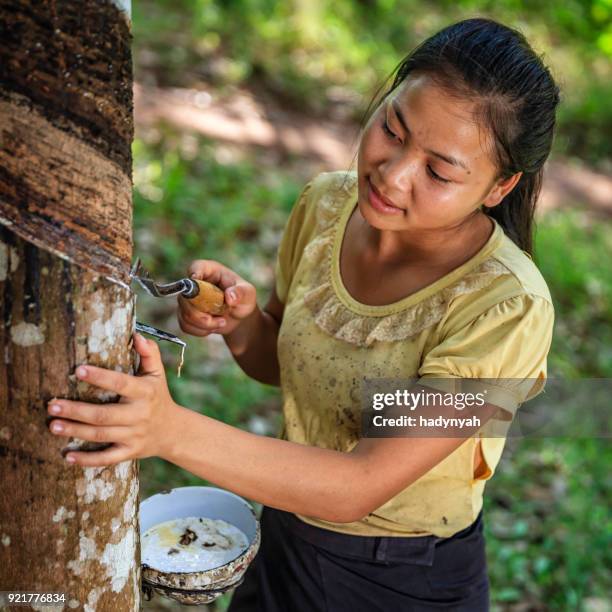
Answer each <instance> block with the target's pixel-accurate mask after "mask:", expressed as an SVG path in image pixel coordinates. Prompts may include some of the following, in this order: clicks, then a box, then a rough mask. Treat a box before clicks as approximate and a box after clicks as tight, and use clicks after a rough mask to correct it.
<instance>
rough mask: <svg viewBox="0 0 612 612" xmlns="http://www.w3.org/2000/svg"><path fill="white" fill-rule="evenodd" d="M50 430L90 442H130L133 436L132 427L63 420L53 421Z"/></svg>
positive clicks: (60, 434) (58, 434)
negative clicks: (101, 425) (86, 423)
mask: <svg viewBox="0 0 612 612" xmlns="http://www.w3.org/2000/svg"><path fill="white" fill-rule="evenodd" d="M49 429H50V430H51V433H53V434H55V435H57V436H65V437H67V438H78V439H79V440H88V441H89V442H128V441H129V440H130V437H131V436H132V435H133V430H132V428H131V427H96V426H95V425H85V424H83V423H76V422H74V421H64V420H62V419H53V421H51V424H50V425H49Z"/></svg>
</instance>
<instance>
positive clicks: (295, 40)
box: [133, 0, 612, 612]
mask: <svg viewBox="0 0 612 612" xmlns="http://www.w3.org/2000/svg"><path fill="white" fill-rule="evenodd" d="M133 9H134V19H133V33H134V44H133V49H134V61H135V80H136V82H137V92H136V93H137V95H136V101H137V104H136V115H135V118H136V140H135V142H134V151H133V153H134V182H135V191H134V207H135V240H136V253H137V254H138V255H140V256H141V257H142V258H143V259H144V261H145V264H146V265H147V267H148V268H149V269H150V270H151V272H152V273H153V274H154V276H156V277H158V278H159V279H160V280H174V279H176V278H179V277H180V276H182V275H184V274H185V272H186V271H187V267H188V265H189V263H190V262H191V261H192V260H193V259H199V258H210V259H216V260H218V261H221V262H222V263H224V264H226V265H228V266H229V267H231V268H233V269H234V270H236V272H238V273H239V274H241V275H242V276H244V277H245V278H247V279H249V280H250V281H251V282H253V283H254V284H255V285H256V287H257V288H258V296H259V297H258V300H259V303H260V305H263V303H265V301H266V300H267V296H268V294H269V291H270V289H271V283H272V280H273V264H274V258H275V256H276V247H277V244H278V240H279V238H280V233H281V231H282V228H283V225H284V223H285V221H286V218H287V215H288V213H289V211H290V209H291V207H292V206H293V203H294V201H295V198H296V196H297V194H298V193H299V191H300V189H301V188H302V186H303V184H304V183H305V181H307V180H309V179H310V178H312V176H313V175H314V174H315V173H316V172H318V171H321V170H332V169H341V168H344V167H348V165H349V163H350V160H351V158H352V155H353V154H354V153H355V147H356V145H357V144H358V136H359V124H360V122H361V120H362V117H363V114H364V112H365V109H366V107H367V105H368V103H369V102H370V100H371V98H372V97H373V96H374V94H375V93H376V91H377V90H378V89H379V88H380V87H381V86H383V85H384V84H385V83H386V82H387V79H388V78H389V77H390V76H391V73H392V71H393V70H394V68H395V67H396V66H397V65H398V63H399V62H400V61H401V59H402V58H403V57H404V56H405V55H406V54H407V53H408V52H409V51H410V50H411V49H412V48H413V47H414V46H416V45H417V44H419V43H420V42H421V41H422V40H423V39H424V38H426V37H427V36H429V35H431V34H433V33H434V32H436V31H438V30H439V29H441V28H443V27H445V26H447V25H448V24H450V23H453V22H455V21H459V20H461V19H465V18H469V17H474V16H484V17H490V18H492V19H495V20H497V21H500V22H502V23H505V24H507V25H509V26H512V27H516V28H518V29H520V30H521V31H522V32H523V33H524V34H525V36H526V37H527V39H528V40H529V42H530V43H531V45H532V46H533V47H534V48H535V49H536V51H537V52H538V53H539V54H541V55H543V59H544V61H545V63H546V64H547V65H548V66H550V68H551V71H552V73H553V75H554V77H555V79H556V80H557V82H558V84H559V85H560V87H561V89H562V96H563V99H562V105H561V108H560V111H559V115H558V119H559V128H558V133H557V137H556V140H555V143H554V151H553V155H552V158H551V166H552V165H553V164H557V165H556V166H552V168H553V169H554V168H556V169H557V170H556V171H555V172H553V171H551V173H550V175H549V178H548V183H547V186H548V189H549V192H550V193H553V192H555V188H556V190H557V192H560V193H561V194H562V196H563V197H562V199H561V200H558V199H557V200H554V199H549V204H547V206H546V208H545V209H544V208H543V210H542V211H541V212H540V213H539V216H538V223H537V232H536V263H537V265H538V266H539V268H540V270H541V271H542V273H543V275H544V277H545V279H546V280H547V282H548V284H549V287H550V290H551V293H552V295H553V299H554V302H555V311H556V323H555V325H556V327H555V337H554V341H553V347H552V351H551V355H550V358H549V376H550V377H567V378H610V377H612V325H611V323H612V313H611V310H610V304H612V271H611V268H610V266H609V261H610V255H611V254H612V232H610V224H609V220H610V215H611V214H612V195H611V194H612V191H611V190H612V144H611V143H612V105H611V104H610V102H609V101H610V99H612V61H611V58H612V0H591V1H588V0H566V1H564V2H534V1H530V0H497V1H496V2H491V1H487V0H463V1H459V2H450V1H448V0H439V1H434V2H424V1H422V0H421V1H419V0H359V1H358V0H354V1H349V0H335V1H334V2H331V1H327V0H287V1H285V2H276V1H272V0H223V1H221V0H218V1H215V0H172V1H170V0H157V1H155V2H153V0H146V1H140V2H135V3H134V5H133ZM326 139H328V140H326ZM343 150H346V153H347V157H346V158H345V157H343V156H342V154H341V153H342V151H343ZM344 159H346V160H347V161H346V163H345V162H344ZM569 176H575V177H577V178H576V179H575V181H574V183H572V187H571V188H569V187H568V183H566V182H564V180H565V179H567V177H569ZM544 200H545V198H543V204H544ZM550 202H552V204H550ZM555 202H556V203H555ZM594 202H595V203H597V202H598V203H599V204H598V205H597V206H595V205H594ZM175 306H176V305H175V302H174V301H173V300H153V299H152V298H149V297H148V296H145V295H141V296H139V302H138V313H139V315H138V318H139V320H141V321H144V322H148V323H151V324H153V325H157V326H159V327H161V328H162V329H167V330H168V331H171V332H173V333H176V334H178V335H181V336H182V337H185V338H186V339H187V341H188V344H189V346H188V349H187V353H186V366H185V369H184V375H183V376H182V378H180V379H177V378H176V374H175V370H176V368H175V366H176V364H177V362H178V353H177V351H176V350H175V347H173V346H166V345H163V346H162V349H163V352H164V359H165V362H166V364H167V365H168V376H169V382H170V385H171V389H172V392H173V395H174V398H175V399H176V401H178V402H179V403H181V404H183V405H185V406H188V407H190V408H192V409H195V410H200V411H202V412H204V413H206V414H208V415H211V416H213V417H215V418H218V419H221V420H223V421H225V422H227V423H230V424H233V425H237V426H239V427H244V428H248V429H249V430H251V431H255V432H257V433H261V434H268V435H274V434H275V432H276V428H277V426H278V423H279V408H280V391H279V390H278V389H276V388H273V387H269V386H266V385H261V384H259V383H257V382H255V381H253V380H250V379H249V378H248V377H246V376H245V375H244V373H243V372H242V371H241V370H240V369H239V368H238V366H237V365H236V364H235V363H234V362H233V360H232V359H231V356H230V355H229V353H228V351H227V350H226V348H225V344H224V342H223V340H222V339H221V338H220V337H216V336H211V337H208V338H206V339H198V338H194V337H187V336H185V335H184V334H182V333H181V331H180V329H179V327H178V324H177V322H176V315H175ZM596 434H597V432H594V435H593V438H591V439H573V440H572V439H569V438H568V439H540V440H520V441H518V440H509V441H508V444H507V447H506V451H505V453H504V457H503V458H502V461H501V463H500V465H499V466H498V469H497V472H496V474H495V476H494V478H493V479H492V480H491V481H490V482H489V483H488V484H487V494H486V496H485V512H486V514H485V529H486V531H487V536H488V557H489V567H490V575H491V583H492V599H493V602H494V609H495V610H515V611H519V610H521V611H523V610H586V611H592V612H595V611H600V610H610V609H611V608H610V607H609V604H608V594H609V593H610V592H612V584H611V582H612V581H611V579H610V578H611V577H610V567H611V566H612V558H611V557H612V555H611V554H610V550H611V545H612V524H611V521H610V513H609V506H610V497H609V491H610V469H609V466H610V459H611V453H610V445H609V443H608V442H607V440H605V439H601V438H597V437H596ZM202 452H205V444H204V443H203V449H202ZM187 484H202V481H200V480H199V479H197V478H196V477H194V476H192V475H191V474H189V473H187V472H184V471H183V470H180V469H178V468H176V467H175V466H172V465H170V464H167V463H165V462H163V461H161V460H159V459H148V460H146V461H143V462H142V489H143V493H144V496H148V495H150V494H152V493H154V492H157V491H159V490H160V489H162V488H167V487H171V486H182V485H187ZM228 599H229V598H228V597H227V596H226V597H224V598H222V599H221V600H220V601H219V602H217V604H216V609H217V610H223V609H225V606H226V604H227V601H228ZM160 609H161V608H160Z"/></svg>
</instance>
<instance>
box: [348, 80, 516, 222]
mask: <svg viewBox="0 0 612 612" xmlns="http://www.w3.org/2000/svg"><path fill="white" fill-rule="evenodd" d="M485 138H486V137H485V135H484V134H483V133H481V130H479V128H478V126H477V125H476V124H475V123H474V122H473V120H472V119H471V118H470V104H469V103H467V102H465V103H464V102H458V101H457V100H454V99H451V98H449V97H448V96H447V95H445V94H444V92H443V91H442V90H441V89H439V88H438V87H436V86H435V85H434V84H433V83H432V82H431V80H430V79H429V78H428V77H427V76H426V75H424V76H412V77H408V78H407V79H405V80H404V82H403V83H402V84H401V85H400V86H398V87H397V88H396V89H395V90H394V91H393V92H392V93H391V94H390V95H389V96H388V97H387V98H386V99H385V100H384V101H383V102H382V104H381V105H380V106H379V107H378V109H377V110H376V112H375V113H374V115H373V116H372V117H371V118H370V120H369V122H368V124H367V126H366V128H365V130H364V133H363V136H362V139H361V143H360V146H359V161H358V178H359V182H358V194H359V209H360V212H361V214H362V215H363V216H364V218H365V219H366V221H367V222H368V223H369V224H370V225H372V226H373V227H375V228H378V229H382V230H384V229H386V230H409V232H410V233H412V232H413V230H421V231H422V230H436V229H438V230H439V229H449V228H452V227H454V226H456V225H458V224H460V223H461V222H462V221H465V220H466V218H467V217H468V216H470V215H471V214H472V213H474V211H476V210H477V209H478V208H480V206H481V205H482V204H484V205H486V206H494V205H496V204H497V203H499V202H500V201H501V200H502V199H503V197H504V196H505V195H506V193H508V191H510V190H511V189H512V187H513V186H514V185H515V184H516V182H518V180H519V178H520V173H519V174H516V175H514V177H511V179H507V180H506V181H502V180H501V179H500V181H498V182H496V181H495V176H496V174H497V170H496V168H495V166H494V165H493V163H492V161H491V160H490V159H489V156H490V154H489V153H487V150H491V149H487V148H486V147H487V144H488V143H487V142H486V140H485ZM373 190H374V194H376V190H377V191H378V193H379V194H380V195H382V196H384V197H386V198H387V199H388V200H390V201H391V202H392V203H393V204H394V205H395V207H396V208H395V209H392V210H387V211H382V210H380V208H378V207H377V206H376V204H377V202H378V203H380V197H379V198H377V197H376V195H372V191H373Z"/></svg>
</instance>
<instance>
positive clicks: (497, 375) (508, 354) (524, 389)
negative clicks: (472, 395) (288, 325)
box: [417, 294, 554, 417]
mask: <svg viewBox="0 0 612 612" xmlns="http://www.w3.org/2000/svg"><path fill="white" fill-rule="evenodd" d="M553 327H554V308H553V305H552V303H551V302H550V301H548V300H547V299H545V298H543V297H541V296H536V295H531V294H521V295H517V296H514V297H511V298H507V299H506V300H504V301H502V302H499V303H498V304H496V305H495V306H492V307H490V308H489V309H487V310H486V311H485V312H483V313H482V314H481V315H479V316H478V317H476V318H475V319H473V320H472V321H471V322H470V323H469V324H467V325H465V326H464V327H463V328H461V329H460V330H458V331H457V332H455V333H451V334H449V335H448V336H447V337H446V338H445V339H444V340H443V341H442V342H441V343H440V344H439V345H437V346H435V347H434V348H433V349H432V350H430V351H429V352H428V353H427V354H426V355H425V357H424V359H423V361H422V363H421V366H420V368H419V370H418V375H419V379H418V381H417V382H419V383H421V384H423V385H426V386H436V384H435V383H433V381H432V380H431V379H434V378H441V379H444V378H448V379H451V378H462V379H485V380H486V382H484V381H482V380H465V381H462V382H461V391H470V392H478V391H484V390H485V389H486V397H487V403H490V404H493V405H495V406H499V407H501V408H503V409H504V410H506V411H508V412H509V413H510V415H511V416H512V417H513V416H514V415H515V413H516V410H517V408H518V406H519V405H520V404H521V403H523V402H525V401H526V400H529V399H532V398H533V397H535V396H536V395H538V394H539V393H541V392H542V391H543V390H544V386H545V383H546V377H547V356H548V352H549V350H550V346H551V343H552V336H553ZM428 379H430V380H429V382H428ZM430 383H431V384H430Z"/></svg>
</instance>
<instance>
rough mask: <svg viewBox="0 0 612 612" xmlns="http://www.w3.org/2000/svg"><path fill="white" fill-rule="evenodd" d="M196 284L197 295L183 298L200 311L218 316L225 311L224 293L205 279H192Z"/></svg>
mask: <svg viewBox="0 0 612 612" xmlns="http://www.w3.org/2000/svg"><path fill="white" fill-rule="evenodd" d="M192 280H193V281H194V282H196V283H197V284H198V287H199V288H200V292H199V293H198V295H196V296H195V297H192V298H185V297H184V296H181V297H183V299H186V300H189V302H190V303H191V304H192V305H193V306H195V307H196V308H197V309H198V310H199V311H200V312H207V313H209V314H212V315H215V316H219V315H222V314H224V313H225V311H226V310H227V304H226V303H225V293H224V292H223V291H222V290H221V289H219V287H217V286H216V285H213V284H212V283H208V282H206V281H202V280H198V279H197V278H194V279H192Z"/></svg>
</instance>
